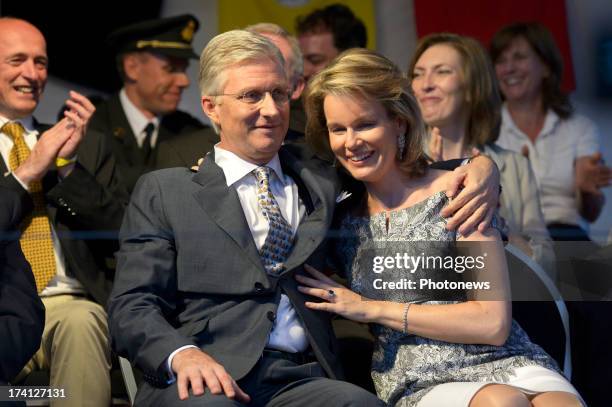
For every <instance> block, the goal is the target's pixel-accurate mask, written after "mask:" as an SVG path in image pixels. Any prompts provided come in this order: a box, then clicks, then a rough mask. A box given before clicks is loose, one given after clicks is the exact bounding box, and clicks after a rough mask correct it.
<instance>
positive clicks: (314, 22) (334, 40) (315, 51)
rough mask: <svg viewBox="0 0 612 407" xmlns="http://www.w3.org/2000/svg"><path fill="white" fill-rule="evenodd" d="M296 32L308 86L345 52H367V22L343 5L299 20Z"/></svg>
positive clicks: (337, 5) (313, 13) (319, 10)
mask: <svg viewBox="0 0 612 407" xmlns="http://www.w3.org/2000/svg"><path fill="white" fill-rule="evenodd" d="M296 31H297V37H298V41H299V44H300V48H301V49H302V54H303V56H304V77H305V79H306V82H308V80H310V78H311V77H312V76H314V75H315V74H316V73H318V72H320V71H321V70H323V68H325V67H326V66H327V65H329V63H330V62H331V61H332V60H333V59H334V58H335V57H336V55H338V54H339V53H341V52H342V51H345V50H347V49H350V48H365V46H366V44H367V42H368V37H367V32H366V28H365V25H364V24H363V22H362V21H361V20H360V19H358V18H357V17H355V15H354V14H353V12H352V11H351V9H349V8H348V7H347V6H345V5H342V4H332V5H329V6H327V7H325V8H322V9H316V10H314V11H313V12H312V13H310V14H308V15H307V16H305V17H301V18H298V20H297V24H296Z"/></svg>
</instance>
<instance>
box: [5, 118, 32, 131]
mask: <svg viewBox="0 0 612 407" xmlns="http://www.w3.org/2000/svg"><path fill="white" fill-rule="evenodd" d="M8 122H18V123H21V125H22V126H23V128H24V129H25V131H26V133H32V132H34V131H36V129H35V128H34V119H33V118H32V116H27V117H24V118H23V119H17V120H9V119H7V118H6V117H4V116H0V128H2V126H4V125H5V124H6V123H8Z"/></svg>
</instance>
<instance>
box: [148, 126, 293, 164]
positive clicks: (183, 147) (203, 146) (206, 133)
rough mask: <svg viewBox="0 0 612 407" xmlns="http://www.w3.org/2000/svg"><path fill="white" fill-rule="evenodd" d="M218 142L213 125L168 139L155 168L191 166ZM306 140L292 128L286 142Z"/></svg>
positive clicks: (158, 148) (163, 145)
mask: <svg viewBox="0 0 612 407" xmlns="http://www.w3.org/2000/svg"><path fill="white" fill-rule="evenodd" d="M218 142H219V136H218V135H217V134H216V133H215V131H214V130H213V129H212V128H211V127H205V128H203V129H200V130H196V131H194V132H191V133H185V134H179V135H177V136H176V137H172V138H169V139H166V140H164V141H162V142H161V143H159V144H158V146H157V158H156V160H155V168H156V169H163V168H173V167H187V168H191V167H193V166H194V165H196V164H197V162H198V160H199V159H200V158H203V157H204V156H205V155H206V154H207V153H209V152H211V151H213V147H214V146H215V144H217V143H218ZM304 142H305V140H304V134H302V133H299V132H297V131H293V130H291V129H289V130H288V131H287V135H286V136H285V144H295V143H304Z"/></svg>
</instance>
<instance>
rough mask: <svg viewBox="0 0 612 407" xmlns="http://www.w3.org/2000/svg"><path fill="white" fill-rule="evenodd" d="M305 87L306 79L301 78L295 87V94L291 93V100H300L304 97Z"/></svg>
mask: <svg viewBox="0 0 612 407" xmlns="http://www.w3.org/2000/svg"><path fill="white" fill-rule="evenodd" d="M305 87H306V81H305V80H304V77H303V76H301V77H300V79H298V81H297V84H296V85H295V89H293V92H292V93H291V100H297V99H299V98H300V96H302V92H304V88H305Z"/></svg>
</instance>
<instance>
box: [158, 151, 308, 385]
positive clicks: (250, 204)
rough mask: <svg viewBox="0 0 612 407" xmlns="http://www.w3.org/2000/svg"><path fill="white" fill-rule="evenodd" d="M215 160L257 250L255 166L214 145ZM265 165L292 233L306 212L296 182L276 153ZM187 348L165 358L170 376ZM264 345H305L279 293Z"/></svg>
mask: <svg viewBox="0 0 612 407" xmlns="http://www.w3.org/2000/svg"><path fill="white" fill-rule="evenodd" d="M215 163H216V164H217V165H218V166H219V167H221V169H222V170H223V174H224V175H225V180H226V183H227V186H228V187H234V188H235V189H236V192H237V193H238V198H239V199H240V205H241V206H242V210H243V211H244V215H245V218H246V220H247V223H248V225H249V229H250V231H251V235H252V236H253V240H254V242H255V246H256V247H257V249H261V247H262V246H263V245H264V243H265V241H266V236H267V234H268V230H269V225H268V221H267V220H266V218H265V217H264V215H263V212H262V210H261V208H260V207H259V203H258V201H257V180H256V178H255V176H254V175H253V174H252V171H253V170H254V169H255V168H257V167H258V165H256V164H253V163H250V162H248V161H245V160H243V159H242V158H240V157H238V156H237V155H236V154H234V153H232V152H230V151H227V150H224V149H223V148H221V147H219V146H218V145H216V146H215ZM266 166H267V167H270V168H271V169H272V171H271V172H270V189H271V191H272V194H273V195H274V198H275V199H276V202H277V203H278V206H279V207H280V210H281V213H282V215H283V217H284V218H285V220H286V221H287V223H289V225H290V226H291V229H292V231H293V234H294V236H295V232H296V231H297V228H298V225H299V223H300V219H301V218H302V216H304V214H305V212H306V208H305V206H304V205H303V204H302V203H301V202H300V199H299V196H298V188H297V185H296V184H295V182H294V181H293V179H291V177H289V176H286V175H285V174H284V173H283V170H282V168H281V165H280V160H279V158H278V155H275V156H274V158H273V159H272V160H271V161H270V162H269V163H267V164H266ZM272 174H273V175H272ZM189 347H193V346H192V345H187V346H183V347H181V348H179V349H177V350H175V351H174V352H172V354H171V355H170V356H169V357H168V370H169V371H170V375H171V377H174V375H173V374H172V369H171V366H172V359H173V358H174V355H176V354H177V353H178V352H179V351H181V350H183V349H186V348H189ZM266 347H267V348H271V349H278V350H281V351H285V352H290V353H295V352H303V351H305V350H306V349H307V348H308V339H307V338H306V331H305V329H304V327H303V325H302V323H301V321H300V319H299V317H298V315H297V314H296V312H295V309H294V308H293V306H292V305H291V302H290V301H289V298H288V297H287V296H286V295H285V294H281V299H280V303H279V305H278V310H277V312H276V319H275V321H274V326H273V327H272V331H271V332H270V336H269V338H268V344H267V345H266Z"/></svg>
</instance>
